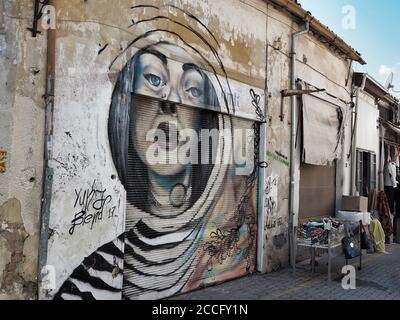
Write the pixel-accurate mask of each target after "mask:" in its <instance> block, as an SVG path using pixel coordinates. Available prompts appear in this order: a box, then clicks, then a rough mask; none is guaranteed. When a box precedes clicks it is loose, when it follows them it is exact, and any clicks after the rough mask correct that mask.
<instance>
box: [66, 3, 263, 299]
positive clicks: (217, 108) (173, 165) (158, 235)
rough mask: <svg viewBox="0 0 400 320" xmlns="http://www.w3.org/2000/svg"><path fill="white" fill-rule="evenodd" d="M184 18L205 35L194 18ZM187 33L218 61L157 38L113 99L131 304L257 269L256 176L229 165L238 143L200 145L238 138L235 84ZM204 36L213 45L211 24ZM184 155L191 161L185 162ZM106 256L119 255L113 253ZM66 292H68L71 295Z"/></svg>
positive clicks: (142, 48) (113, 145) (131, 62)
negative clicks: (226, 132)
mask: <svg viewBox="0 0 400 320" xmlns="http://www.w3.org/2000/svg"><path fill="white" fill-rule="evenodd" d="M152 9H154V8H152ZM179 12H180V13H182V14H183V15H184V16H185V18H186V19H189V20H191V22H194V23H196V24H198V25H199V23H200V21H199V20H198V19H197V18H195V17H194V16H193V15H191V14H189V13H186V12H184V11H183V10H181V9H179ZM161 18H162V17H161ZM161 18H160V16H157V17H156V18H154V20H159V19H161ZM163 18H164V19H169V20H170V18H167V17H163ZM150 20H152V19H148V20H147V21H150ZM139 23H140V21H139V22H136V24H139ZM188 25H189V24H188ZM185 27H186V29H189V30H190V31H191V32H192V35H194V36H195V37H196V38H197V40H198V41H200V42H202V43H203V44H204V46H205V47H206V49H207V50H209V51H210V52H211V53H212V54H211V56H213V59H214V60H215V61H213V62H212V63H210V61H208V60H207V59H205V57H204V55H203V54H201V51H200V50H197V49H196V48H195V47H193V46H192V45H190V44H189V43H187V42H185V41H184V40H183V38H182V37H180V35H179V34H178V33H176V32H175V31H168V30H165V29H163V30H160V29H152V30H150V31H147V32H146V33H144V34H143V35H141V36H138V37H137V38H135V40H134V41H132V43H130V45H129V46H128V48H127V49H126V50H125V51H124V52H123V53H125V52H126V51H128V49H130V48H134V50H133V53H132V55H131V57H129V58H126V59H125V60H124V61H126V62H125V63H124V65H123V66H122V69H121V71H120V72H119V75H118V79H117V81H116V83H115V86H114V90H113V94H112V97H111V106H110V112H109V118H108V137H109V145H110V150H111V154H112V159H113V162H114V166H115V169H116V171H117V172H118V177H119V179H120V181H121V183H122V185H123V186H124V188H125V190H126V197H127V199H126V200H127V205H126V215H125V233H124V235H123V236H121V237H119V239H120V241H121V242H122V241H123V242H124V252H123V253H121V254H115V255H114V259H115V257H117V258H119V259H123V271H122V273H123V287H122V295H123V297H124V298H126V299H138V298H141V299H146V298H148V299H157V298H163V297H166V296H170V295H173V294H176V293H179V292H185V291H189V290H192V289H194V288H197V287H199V286H201V285H204V284H206V283H212V282H218V281H223V280H225V279H229V278H232V277H234V276H239V275H243V274H245V273H247V272H250V271H251V270H253V269H254V266H255V245H256V243H255V233H256V213H255V211H256V204H255V203H256V201H255V198H256V168H254V170H252V172H251V173H250V174H249V175H248V176H235V173H234V171H235V170H234V165H231V164H226V163H222V160H221V159H223V157H224V155H225V154H228V153H230V152H231V145H232V137H229V136H224V135H220V134H217V136H216V139H214V140H212V138H210V140H209V141H205V140H206V139H204V138H202V139H199V137H200V136H201V131H202V130H208V132H212V131H213V130H214V131H216V132H218V133H220V132H221V130H224V129H228V130H232V129H233V128H234V123H235V122H234V120H233V118H232V116H231V115H229V113H230V111H231V109H232V108H233V107H234V103H233V102H232V103H228V100H229V96H230V97H232V92H226V90H228V91H229V90H230V87H229V82H228V78H227V76H226V73H225V69H224V67H223V65H222V62H221V59H220V58H219V56H218V53H217V50H216V49H215V48H214V47H213V45H211V44H210V43H209V42H207V41H206V40H205V39H206V37H205V36H202V35H200V34H199V31H196V30H193V29H192V28H191V27H190V28H189V27H187V26H185ZM199 29H202V30H203V32H205V33H206V34H207V37H208V38H211V39H213V38H214V36H213V35H212V34H211V33H210V32H209V30H208V29H206V28H205V26H204V24H200V27H199ZM186 31H187V30H186ZM155 35H158V37H155ZM149 38H151V39H152V40H151V41H150V39H149ZM155 38H157V39H158V41H154V39H155ZM166 38H168V41H167V40H166ZM171 38H172V39H175V40H176V41H175V42H174V41H171ZM143 39H145V40H146V41H145V44H144V45H139V42H140V40H143ZM214 39H215V38H214ZM214 46H215V45H214ZM117 58H119V57H117ZM215 65H217V66H219V68H218V72H217V70H216V69H215V68H214V66H215ZM222 79H223V80H224V81H225V85H224V86H223V85H222V84H221V83H222ZM221 111H224V114H223V113H222V112H221ZM227 113H228V114H227ZM247 122H248V123H250V121H247ZM236 123H241V122H240V121H237V122H236ZM248 127H249V128H252V129H254V128H255V127H253V126H251V125H250V126H248ZM254 130H255V129H254ZM206 142H207V145H206ZM205 145H206V147H205ZM182 154H183V155H184V157H188V158H190V159H191V161H189V162H184V161H182V160H180V159H179V155H182ZM177 155H178V158H177ZM248 156H249V157H253V156H254V155H253V154H250V155H248ZM160 159H163V160H164V161H160ZM204 159H207V161H204ZM218 159H219V160H218ZM253 160H254V159H252V161H253ZM99 250H100V251H102V250H103V252H104V251H107V253H110V252H111V251H110V246H108V247H102V248H100V249H99ZM115 251H117V250H115ZM86 260H88V259H86ZM84 265H85V264H84ZM85 266H86V265H85ZM91 267H92V268H94V267H93V265H91ZM71 277H72V278H73V277H74V275H72V276H71ZM81 278H82V277H81ZM70 287H72V285H71V286H70ZM66 288H68V287H67V286H65V285H64V286H63V287H62V289H61V290H60V292H61V293H63V292H64V293H68V292H70V291H68V290H67V289H66ZM102 289H104V290H107V286H104V288H102ZM108 289H110V288H108ZM110 290H111V289H110Z"/></svg>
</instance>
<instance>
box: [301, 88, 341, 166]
mask: <svg viewBox="0 0 400 320" xmlns="http://www.w3.org/2000/svg"><path fill="white" fill-rule="evenodd" d="M322 97H323V96H322ZM331 100H332V99H323V98H320V96H316V95H314V94H313V95H303V154H302V158H303V159H302V160H303V161H304V162H305V163H307V164H312V165H319V166H327V165H331V164H332V163H333V162H334V160H336V159H340V158H341V156H342V137H343V131H344V124H345V122H346V121H345V118H346V115H347V113H346V111H347V108H346V105H345V104H344V103H343V102H340V101H339V100H337V99H335V100H334V102H335V103H334V102H332V101H331ZM336 101H337V102H336Z"/></svg>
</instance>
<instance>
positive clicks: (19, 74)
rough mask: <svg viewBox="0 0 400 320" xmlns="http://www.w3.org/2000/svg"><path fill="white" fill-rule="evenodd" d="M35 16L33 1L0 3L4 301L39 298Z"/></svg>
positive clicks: (39, 113)
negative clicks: (33, 35)
mask: <svg viewBox="0 0 400 320" xmlns="http://www.w3.org/2000/svg"><path fill="white" fill-rule="evenodd" d="M32 15H33V2H32V1H28V0H21V1H13V0H4V1H1V3H0V153H1V155H0V162H2V163H3V165H2V168H1V170H0V299H34V298H35V297H36V296H37V259H38V241H39V217H40V206H41V191H42V168H43V129H44V100H43V97H42V96H43V95H44V92H45V78H46V72H45V62H46V58H45V57H46V46H47V45H46V37H45V34H42V35H40V36H38V37H37V38H32V35H31V33H30V32H29V31H27V28H29V27H31V25H32V18H31V17H32ZM2 160H3V161H2ZM4 160H5V161H4Z"/></svg>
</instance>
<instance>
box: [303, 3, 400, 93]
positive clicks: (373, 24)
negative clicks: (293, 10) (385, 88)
mask: <svg viewBox="0 0 400 320" xmlns="http://www.w3.org/2000/svg"><path fill="white" fill-rule="evenodd" d="M298 2H300V3H301V6H302V7H303V8H304V9H306V10H307V11H310V12H311V13H312V15H313V16H314V17H316V18H317V19H318V20H319V21H321V22H322V23H323V24H325V25H326V26H328V27H329V28H330V29H331V30H333V31H334V32H335V33H336V34H338V35H339V36H340V37H341V38H342V39H343V40H345V41H346V42H347V43H348V44H349V45H350V46H351V47H353V48H354V49H356V50H357V51H358V52H360V53H361V55H362V57H363V58H364V60H365V61H366V62H367V64H366V65H365V66H361V65H360V64H358V63H355V64H354V69H355V70H356V71H358V72H367V73H369V74H370V75H371V76H372V77H373V78H375V79H376V80H377V81H378V82H380V83H381V84H382V85H384V84H385V82H386V79H387V78H388V75H389V74H390V72H393V73H394V81H393V84H394V86H395V87H394V89H393V90H391V91H390V93H391V94H392V95H394V96H396V97H400V1H399V0H298ZM394 90H395V91H399V92H395V91H394Z"/></svg>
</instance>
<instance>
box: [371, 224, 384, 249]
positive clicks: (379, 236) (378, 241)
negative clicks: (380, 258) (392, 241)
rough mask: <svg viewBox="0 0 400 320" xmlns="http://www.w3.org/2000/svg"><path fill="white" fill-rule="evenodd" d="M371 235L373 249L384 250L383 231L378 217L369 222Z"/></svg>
mask: <svg viewBox="0 0 400 320" xmlns="http://www.w3.org/2000/svg"><path fill="white" fill-rule="evenodd" d="M370 230H371V234H372V237H373V238H374V243H375V251H376V252H379V253H384V252H385V232H384V231H383V228H382V225H381V223H380V222H379V220H378V219H373V220H372V221H371V224H370Z"/></svg>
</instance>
